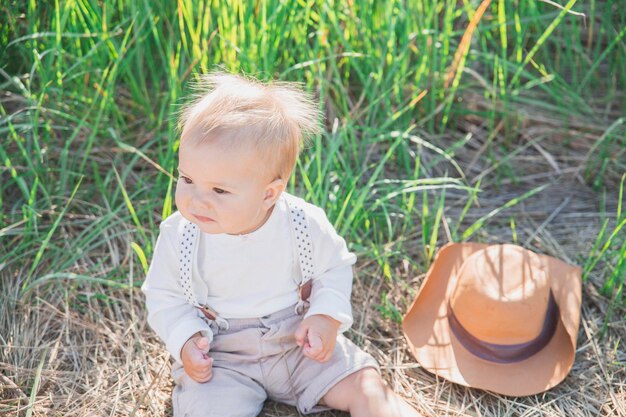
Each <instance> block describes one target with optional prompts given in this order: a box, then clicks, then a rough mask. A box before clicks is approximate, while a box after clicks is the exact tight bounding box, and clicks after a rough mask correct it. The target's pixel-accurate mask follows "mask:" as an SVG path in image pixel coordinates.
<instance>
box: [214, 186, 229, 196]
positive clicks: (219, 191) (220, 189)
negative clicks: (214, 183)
mask: <svg viewBox="0 0 626 417" xmlns="http://www.w3.org/2000/svg"><path fill="white" fill-rule="evenodd" d="M213 191H215V193H216V194H228V191H226V190H224V189H222V188H217V187H215V188H213Z"/></svg>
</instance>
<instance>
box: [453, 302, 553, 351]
mask: <svg viewBox="0 0 626 417" xmlns="http://www.w3.org/2000/svg"><path fill="white" fill-rule="evenodd" d="M558 319H559V307H558V305H557V304H556V302H555V301H554V296H553V295H552V291H550V299H549V301H548V308H547V310H546V316H545V318H544V320H543V327H542V328H541V332H540V333H539V335H538V336H537V337H535V338H534V339H532V340H530V341H528V342H525V343H518V344H512V345H500V344H496V343H488V342H485V341H482V340H480V339H478V338H477V337H476V336H474V335H472V334H471V333H470V332H468V331H467V329H465V327H463V325H462V324H461V322H460V321H459V320H458V319H457V317H456V316H455V315H454V310H452V306H451V305H450V302H448V323H449V324H450V329H451V330H452V333H454V336H456V338H457V339H458V341H459V342H461V344H462V345H463V347H465V349H467V350H468V351H470V352H471V353H472V354H474V355H475V356H478V357H479V358H482V359H485V360H488V361H491V362H496V363H514V362H519V361H523V360H524V359H527V358H530V357H531V356H532V355H534V354H535V353H537V352H539V351H540V350H541V349H543V347H544V346H545V345H547V344H548V342H549V341H550V339H552V336H553V335H554V332H555V330H556V325H557V321H558Z"/></svg>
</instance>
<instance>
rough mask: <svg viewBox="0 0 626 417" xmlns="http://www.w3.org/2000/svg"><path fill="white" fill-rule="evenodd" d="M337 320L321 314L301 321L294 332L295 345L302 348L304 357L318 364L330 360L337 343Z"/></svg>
mask: <svg viewBox="0 0 626 417" xmlns="http://www.w3.org/2000/svg"><path fill="white" fill-rule="evenodd" d="M340 324H341V323H339V322H338V321H337V320H335V319H333V318H332V317H330V316H326V315H323V314H315V315H312V316H310V317H307V318H306V319H304V320H302V323H300V326H298V330H296V334H295V337H296V343H297V344H298V346H302V348H303V350H304V356H306V357H308V358H311V359H313V360H316V361H318V362H326V361H327V360H329V359H330V357H331V355H332V354H333V350H334V349H335V343H336V342H337V330H338V329H339V325H340Z"/></svg>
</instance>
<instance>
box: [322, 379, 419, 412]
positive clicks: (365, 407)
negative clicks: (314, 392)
mask: <svg viewBox="0 0 626 417" xmlns="http://www.w3.org/2000/svg"><path fill="white" fill-rule="evenodd" d="M322 403H323V404H324V405H326V406H328V407H331V408H334V409H337V410H342V411H348V412H350V415H351V416H352V417H369V416H372V417H387V416H388V417H415V416H421V414H419V413H418V412H417V411H415V409H413V407H411V406H410V405H409V404H408V403H407V402H406V401H404V399H402V398H401V397H400V396H398V395H397V394H396V393H394V392H393V391H392V390H391V389H389V388H388V387H387V386H386V385H385V383H384V382H383V379H382V378H381V377H380V375H379V374H378V372H376V370H375V369H373V368H366V369H362V370H360V371H358V372H355V373H353V374H352V375H349V376H348V377H346V378H345V379H343V380H341V381H339V382H338V383H337V384H336V385H335V386H334V387H332V388H331V389H330V391H328V393H326V395H324V397H323V398H322Z"/></svg>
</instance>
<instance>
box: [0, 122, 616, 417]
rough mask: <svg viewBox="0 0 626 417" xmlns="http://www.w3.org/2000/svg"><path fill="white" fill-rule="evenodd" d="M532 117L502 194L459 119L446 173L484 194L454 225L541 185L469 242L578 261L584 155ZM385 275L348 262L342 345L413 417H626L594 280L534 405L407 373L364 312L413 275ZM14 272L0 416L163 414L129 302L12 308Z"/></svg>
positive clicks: (164, 375) (157, 373)
mask: <svg viewBox="0 0 626 417" xmlns="http://www.w3.org/2000/svg"><path fill="white" fill-rule="evenodd" d="M540 119H541V118H540V116H536V117H535V119H534V120H532V119H529V120H527V122H528V126H527V127H526V128H524V130H523V131H524V132H525V133H524V135H523V136H522V143H521V144H520V145H519V147H520V149H521V151H520V152H519V153H518V154H516V155H515V156H514V157H512V158H511V159H510V160H509V163H511V164H512V165H514V166H516V167H518V168H519V169H520V171H523V172H525V176H523V177H521V178H517V179H516V181H515V182H512V181H510V180H506V179H502V181H500V184H499V185H498V187H496V184H489V183H488V180H489V178H490V176H489V175H488V174H489V173H488V172H487V171H490V170H491V169H492V166H493V164H490V163H489V162H488V161H487V160H486V159H485V158H483V155H482V152H484V149H485V146H484V144H485V143H486V142H487V141H488V140H489V138H488V135H487V133H486V129H485V128H483V127H481V126H480V125H478V124H476V123H472V121H471V120H468V122H467V126H466V128H467V130H468V131H469V132H471V133H472V134H473V139H472V140H471V141H470V142H469V143H468V145H467V150H466V151H465V152H463V154H459V155H458V158H459V160H458V162H459V163H460V164H461V166H462V167H463V169H464V170H465V172H466V175H467V178H468V180H469V181H470V182H472V181H476V179H478V178H484V180H483V184H482V188H483V189H484V190H485V192H484V193H482V194H481V195H480V205H479V206H476V207H473V208H472V210H470V212H469V214H468V218H467V219H466V222H471V221H473V220H475V219H477V218H479V217H480V216H482V215H484V214H485V213H488V212H489V211H490V210H492V209H493V208H496V207H500V206H501V205H502V204H504V203H505V202H506V201H508V200H510V199H511V198H512V197H514V196H516V195H520V193H521V192H523V191H525V190H528V189H531V188H532V187H534V186H536V185H538V184H545V183H546V182H548V183H550V184H551V186H550V188H549V189H548V190H547V191H546V192H543V193H541V194H540V195H538V196H536V197H535V198H533V199H530V200H527V201H526V202H524V203H522V204H520V205H518V206H515V207H514V208H512V209H511V210H509V211H507V212H506V215H503V216H501V217H499V218H498V219H495V220H494V221H492V222H491V223H490V224H489V226H488V227H485V228H483V229H482V230H481V231H480V234H479V236H478V238H479V239H480V240H483V241H492V242H505V241H511V240H512V236H511V230H510V227H509V218H515V221H516V224H517V233H518V236H517V239H518V242H519V243H521V244H523V245H525V246H527V247H530V248H534V249H536V250H538V251H541V252H544V253H548V254H552V255H555V256H558V257H560V258H562V259H565V260H568V261H570V262H574V263H580V262H581V260H582V259H584V258H582V257H584V256H585V255H586V254H587V253H588V251H589V248H590V247H591V245H592V243H593V240H594V239H595V237H596V235H597V233H598V230H599V227H600V220H599V218H600V215H599V210H600V207H599V204H598V197H597V194H595V193H594V192H593V191H592V190H591V189H589V188H588V187H587V186H585V185H584V182H583V181H582V180H581V178H580V175H581V167H582V165H583V164H584V157H585V154H586V152H587V151H588V146H589V145H586V146H585V145H580V147H579V148H577V143H576V142H575V143H574V144H573V146H570V147H569V148H568V149H569V151H567V152H565V151H564V148H563V147H562V146H560V144H559V141H558V140H554V139H555V138H554V135H553V133H554V131H555V129H554V126H551V124H550V121H546V120H540ZM542 129H543V130H542ZM550 133H552V140H551V141H549V142H548V141H544V142H541V141H540V142H537V143H535V144H532V145H529V142H528V141H526V139H525V137H535V138H536V137H538V136H539V135H548V134H550ZM584 135H585V132H583V133H582V134H581V135H578V137H579V138H580V137H581V136H583V137H584ZM437 139H438V140H443V141H445V140H446V138H437ZM496 140H498V138H496ZM524 141H525V142H524ZM580 143H584V142H582V140H581V142H580ZM463 198H464V197H463V196H462V195H461V194H459V195H458V197H457V196H455V195H454V193H452V192H451V193H450V194H449V195H448V199H447V201H446V205H447V207H446V215H448V216H449V217H451V218H454V217H455V215H456V214H457V213H458V212H459V211H460V210H461V209H462V207H463V205H464V204H465V201H464V200H463ZM608 201H611V199H608ZM612 201H615V199H613V200H612ZM609 209H610V207H609V208H607V210H608V211H610V210H609ZM419 233H420V232H419V230H416V231H415V232H414V235H412V236H411V235H410V236H404V238H403V242H402V244H403V248H404V250H405V252H406V253H408V254H409V255H411V254H414V255H415V256H416V257H419V255H418V254H419V253H420V252H421V251H422V250H423V248H421V246H420V244H419V243H418V242H420V241H421V240H420V236H419ZM69 235H70V237H71V233H69ZM444 239H445V237H444ZM393 244H394V242H390V246H393ZM113 250H114V251H116V252H117V255H118V258H119V259H128V258H129V255H130V252H129V251H130V249H129V248H128V247H126V246H124V244H123V242H119V246H118V247H115V248H114V249H113ZM86 262H89V260H86ZM394 267H395V269H394V270H393V276H394V280H393V281H388V280H384V279H381V278H380V277H381V276H382V272H381V271H380V270H379V269H378V266H377V265H376V264H375V263H373V262H368V261H367V260H365V259H362V260H361V261H360V262H359V264H358V268H357V278H356V280H355V286H354V307H355V318H356V321H355V325H354V326H353V328H352V330H351V331H350V332H349V336H350V337H351V338H352V339H353V340H355V341H356V342H357V343H358V344H359V345H361V346H362V347H363V348H364V349H365V350H366V351H368V352H369V353H371V354H372V355H373V356H374V357H375V358H376V359H377V360H378V361H379V363H380V364H381V366H382V371H383V374H384V377H385V379H386V380H387V381H388V383H389V384H390V386H392V387H393V389H394V390H396V391H397V392H399V393H401V394H402V395H403V396H404V397H406V398H407V399H408V400H409V401H410V402H411V403H412V404H414V405H415V406H416V407H417V409H418V410H420V411H421V412H422V413H423V414H424V415H426V416H444V415H445V416H485V417H492V416H568V417H569V416H626V382H625V381H626V366H625V364H626V348H625V347H624V344H623V340H625V336H626V330H625V323H624V317H626V311H624V310H623V309H616V310H614V311H613V313H612V315H611V316H610V317H611V318H609V320H608V321H605V318H606V317H607V312H608V305H609V304H608V300H607V299H606V298H605V297H603V296H600V295H599V294H598V290H597V288H598V287H599V285H600V283H599V281H598V280H599V277H597V276H592V277H591V280H590V281H589V282H587V283H585V284H584V291H583V296H584V298H583V307H582V323H581V327H580V332H579V336H578V350H577V353H576V362H575V364H574V368H573V370H572V372H571V373H570V375H569V376H568V377H567V378H566V379H565V381H564V382H563V383H561V384H560V385H559V386H558V387H556V388H555V389H552V390H550V391H549V392H546V393H544V394H542V395H536V396H529V397H523V398H507V397H502V396H499V395H494V394H490V393H487V392H484V391H480V390H474V389H469V388H464V387H461V386H457V385H453V384H450V383H448V382H446V381H444V380H441V379H439V378H437V377H435V376H434V375H432V374H430V373H428V372H425V371H424V370H423V369H422V368H421V367H420V366H419V365H418V364H417V363H416V362H415V360H414V359H413V358H412V357H411V356H410V354H409V353H408V351H407V348H406V343H405V341H404V339H403V337H402V334H401V331H400V326H399V324H398V323H396V322H393V321H392V320H390V319H388V318H385V317H383V316H381V314H380V312H379V311H378V310H377V309H376V306H377V305H378V304H379V303H380V294H382V293H383V292H387V293H388V299H389V301H390V303H392V304H393V305H395V306H397V307H398V308H399V309H400V310H401V311H404V310H406V308H407V306H408V304H409V303H410V302H411V301H412V299H413V297H414V295H415V293H416V290H417V289H418V288H419V285H420V282H421V280H422V279H423V276H424V271H423V270H415V269H413V268H412V267H410V266H409V264H408V263H407V262H399V263H398V264H397V265H394ZM77 268H79V266H77ZM21 272H22V271H12V272H10V271H7V270H6V269H5V270H0V280H1V281H0V282H2V287H1V289H0V299H2V300H5V302H3V303H2V304H1V305H0V336H1V337H0V369H1V370H2V372H0V415H2V416H3V417H4V416H6V417H9V416H11V417H13V416H16V417H17V416H67V417H71V416H155V415H157V416H167V415H170V413H171V403H170V390H171V388H172V382H171V379H170V377H169V367H170V363H169V358H168V354H167V353H166V352H165V350H164V348H163V345H162V344H161V343H160V341H159V340H157V338H156V337H155V335H154V334H153V333H152V331H151V330H150V329H149V328H148V327H147V325H146V321H145V310H144V308H143V300H142V297H141V294H140V293H139V291H138V290H133V291H130V292H129V291H126V290H111V289H110V288H104V287H98V286H97V285H90V286H81V285H67V286H61V285H52V286H49V287H39V288H38V289H37V290H36V291H35V292H33V293H32V295H31V298H30V299H29V300H28V301H27V302H22V301H21V300H16V294H17V293H18V284H17V282H19V281H20V280H19V276H20V274H21ZM96 294H106V295H107V296H108V299H107V300H106V301H103V300H100V299H99V298H98V297H96V296H95V295H96ZM602 334H603V336H601V335H602ZM295 415H297V412H296V411H295V410H294V409H293V408H291V407H287V406H283V405H280V404H276V403H272V402H269V403H267V405H266V407H265V409H264V411H263V413H262V416H266V417H269V416H277V417H279V416H280V417H286V416H295ZM345 415H347V414H345V413H338V412H327V413H322V414H320V416H325V417H330V416H345Z"/></svg>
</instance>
